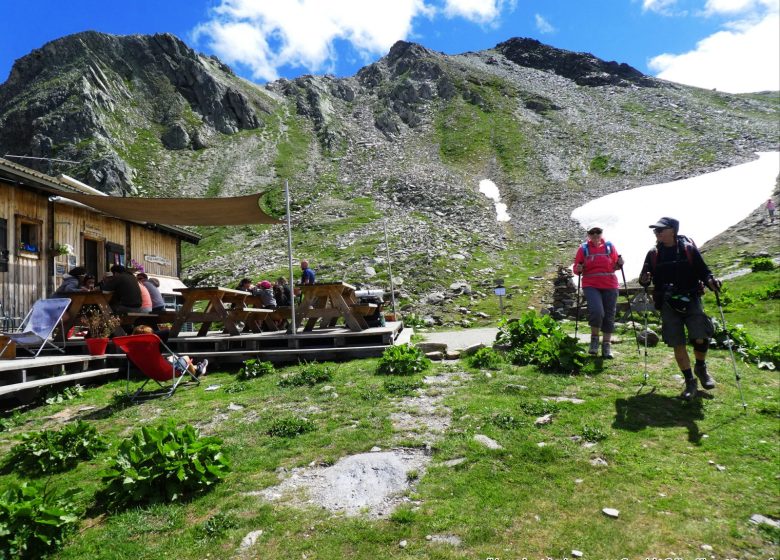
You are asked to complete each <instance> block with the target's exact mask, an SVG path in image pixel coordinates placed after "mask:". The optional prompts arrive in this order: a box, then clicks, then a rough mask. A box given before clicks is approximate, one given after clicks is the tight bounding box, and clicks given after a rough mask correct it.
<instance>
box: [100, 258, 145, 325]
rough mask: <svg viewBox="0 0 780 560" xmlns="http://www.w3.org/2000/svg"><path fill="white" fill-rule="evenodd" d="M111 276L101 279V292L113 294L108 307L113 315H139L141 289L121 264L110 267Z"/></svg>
mask: <svg viewBox="0 0 780 560" xmlns="http://www.w3.org/2000/svg"><path fill="white" fill-rule="evenodd" d="M111 274H112V275H111V276H106V278H104V279H103V283H102V284H103V286H102V288H103V291H104V292H113V295H112V296H111V302H110V303H109V305H110V306H111V309H113V310H114V313H140V312H141V288H139V287H138V280H136V279H135V276H133V275H132V274H131V273H130V272H128V271H127V269H126V268H125V267H124V266H122V265H121V264H115V265H114V266H112V267H111Z"/></svg>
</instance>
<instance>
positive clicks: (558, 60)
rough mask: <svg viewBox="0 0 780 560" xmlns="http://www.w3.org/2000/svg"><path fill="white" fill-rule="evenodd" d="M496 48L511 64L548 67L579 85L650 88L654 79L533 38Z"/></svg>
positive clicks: (512, 41)
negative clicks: (632, 85)
mask: <svg viewBox="0 0 780 560" xmlns="http://www.w3.org/2000/svg"><path fill="white" fill-rule="evenodd" d="M496 50H497V51H498V52H500V53H501V54H503V55H504V56H505V57H507V58H508V59H509V60H511V61H512V62H514V63H515V64H519V65H521V66H526V67H528V68H536V69H539V70H550V71H552V72H555V73H556V74H558V75H559V76H563V77H564V78H569V79H570V80H573V81H574V82H576V83H577V84H578V85H581V86H605V85H616V86H627V85H630V84H636V85H639V86H644V87H653V86H655V85H657V81H656V80H654V79H653V78H650V77H648V76H645V75H644V74H642V73H641V72H640V71H639V70H637V69H636V68H634V67H632V66H629V65H628V64H625V63H618V62H615V61H609V62H607V61H604V60H601V59H600V58H596V57H595V56H593V55H592V54H590V53H575V52H571V51H565V50H562V49H556V48H554V47H550V46H548V45H544V44H542V43H540V42H539V41H536V40H534V39H524V38H514V39H510V40H508V41H505V42H503V43H499V44H498V45H496Z"/></svg>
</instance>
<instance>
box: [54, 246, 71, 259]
mask: <svg viewBox="0 0 780 560" xmlns="http://www.w3.org/2000/svg"><path fill="white" fill-rule="evenodd" d="M54 252H55V253H56V254H57V255H58V256H61V257H62V256H65V255H72V254H73V246H72V245H69V244H68V243H58V244H57V245H56V246H55V247H54Z"/></svg>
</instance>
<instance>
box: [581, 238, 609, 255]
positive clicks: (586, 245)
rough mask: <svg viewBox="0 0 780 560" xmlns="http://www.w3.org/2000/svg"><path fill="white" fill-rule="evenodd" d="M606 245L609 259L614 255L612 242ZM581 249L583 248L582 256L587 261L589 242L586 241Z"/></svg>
mask: <svg viewBox="0 0 780 560" xmlns="http://www.w3.org/2000/svg"><path fill="white" fill-rule="evenodd" d="M604 245H605V246H606V247H607V256H608V257H609V256H610V255H612V242H611V241H607V242H606V243H605V244H604ZM581 247H582V256H583V257H585V258H586V259H587V258H588V242H587V241H586V242H585V243H583V244H582V245H581Z"/></svg>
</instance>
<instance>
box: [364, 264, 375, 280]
mask: <svg viewBox="0 0 780 560" xmlns="http://www.w3.org/2000/svg"><path fill="white" fill-rule="evenodd" d="M365 272H366V277H367V278H371V277H372V276H376V269H375V268H374V267H373V266H367V267H366V268H365Z"/></svg>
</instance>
